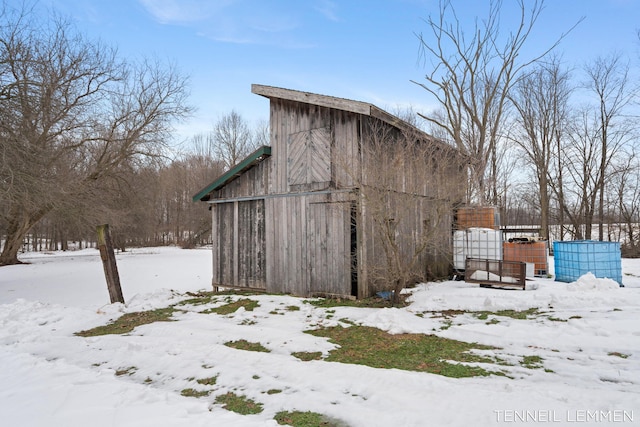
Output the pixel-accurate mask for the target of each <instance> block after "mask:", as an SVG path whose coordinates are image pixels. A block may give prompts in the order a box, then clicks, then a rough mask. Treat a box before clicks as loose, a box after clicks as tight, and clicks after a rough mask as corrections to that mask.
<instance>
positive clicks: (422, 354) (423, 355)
mask: <svg viewBox="0 0 640 427" xmlns="http://www.w3.org/2000/svg"><path fill="white" fill-rule="evenodd" d="M307 332H308V333H309V334H311V335H314V336H319V337H327V338H329V339H330V340H331V341H332V342H334V343H336V344H338V345H339V347H338V348H337V349H334V350H332V351H331V352H330V353H329V356H328V357H326V358H325V360H326V361H329V362H341V363H353V364H358V365H366V366H371V367H373V368H396V369H404V370H407V371H419V372H430V373H433V374H439V375H444V376H447V377H453V378H461V377H474V376H487V375H491V374H493V375H502V374H501V373H497V372H490V371H487V370H485V369H483V368H480V367H477V366H469V365H467V364H465V363H494V362H495V360H493V359H490V358H487V357H482V356H478V355H474V354H472V353H470V350H472V349H484V350H492V349H495V347H489V346H484V345H480V344H475V343H474V344H470V343H466V342H462V341H456V340H451V339H447V338H441V337H438V336H435V335H423V334H398V335H391V334H389V333H387V332H384V331H381V330H380V329H376V328H371V327H368V326H351V327H348V328H342V327H340V326H336V327H331V328H325V329H317V330H312V331H307ZM448 360H452V361H457V362H463V363H458V364H454V363H449V362H447V361H448Z"/></svg>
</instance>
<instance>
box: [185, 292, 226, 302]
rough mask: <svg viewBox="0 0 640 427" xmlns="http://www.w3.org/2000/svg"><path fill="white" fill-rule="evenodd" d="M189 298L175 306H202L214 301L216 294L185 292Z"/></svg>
mask: <svg viewBox="0 0 640 427" xmlns="http://www.w3.org/2000/svg"><path fill="white" fill-rule="evenodd" d="M187 295H188V296H190V297H191V298H189V299H186V300H182V301H180V302H179V303H177V304H176V305H204V304H210V303H212V302H215V301H216V296H217V294H216V293H215V292H187Z"/></svg>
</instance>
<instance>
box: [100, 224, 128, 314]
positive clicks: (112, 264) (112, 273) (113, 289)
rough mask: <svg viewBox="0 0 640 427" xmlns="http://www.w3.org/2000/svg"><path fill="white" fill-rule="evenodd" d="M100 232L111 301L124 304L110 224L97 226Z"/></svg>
mask: <svg viewBox="0 0 640 427" xmlns="http://www.w3.org/2000/svg"><path fill="white" fill-rule="evenodd" d="M97 232H98V249H99V250H100V258H102V266H103V267H104V276H105V277H106V279H107V289H109V297H110V298H111V303H112V304H113V303H114V302H121V303H123V304H124V297H123V296H122V288H121V287H120V276H119V275H118V266H117V265H116V255H115V253H114V252H113V242H112V240H111V232H110V231H109V224H102V225H99V226H98V227H97Z"/></svg>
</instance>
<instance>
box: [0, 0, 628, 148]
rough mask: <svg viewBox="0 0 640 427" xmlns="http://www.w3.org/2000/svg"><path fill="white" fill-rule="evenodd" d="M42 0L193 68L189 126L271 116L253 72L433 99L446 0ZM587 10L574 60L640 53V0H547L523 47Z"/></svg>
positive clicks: (365, 95)
mask: <svg viewBox="0 0 640 427" xmlns="http://www.w3.org/2000/svg"><path fill="white" fill-rule="evenodd" d="M21 1H22V0H9V3H19V2H21ZM526 2H527V3H528V4H530V0H526ZM453 4H454V7H455V8H456V10H457V11H458V12H459V14H460V18H461V19H462V20H463V21H468V20H472V19H474V18H475V17H479V18H482V17H484V16H486V12H487V9H488V4H489V0H453ZM504 5H505V7H504V8H503V15H502V17H501V25H502V27H503V28H504V29H505V30H507V29H509V28H512V27H513V26H514V25H516V24H517V20H518V16H517V12H519V9H518V8H517V7H515V5H516V2H515V0H504ZM39 6H41V7H42V9H44V8H54V9H56V10H57V11H58V12H59V13H61V14H63V15H66V16H69V17H71V18H72V19H73V21H74V22H75V23H76V24H77V26H78V27H79V29H80V30H81V31H82V32H84V33H85V34H86V35H88V36H89V37H92V38H100V39H101V40H103V41H104V42H106V43H108V44H112V45H115V46H117V47H118V49H119V51H120V53H121V54H122V55H123V56H125V57H132V58H133V57H140V56H143V55H147V56H157V57H159V58H162V59H166V60H168V61H172V62H174V63H176V64H177V65H178V67H179V68H180V69H181V70H182V72H183V73H185V74H187V75H189V76H190V77H191V103H192V104H193V105H194V106H195V107H196V108H197V111H196V113H195V114H194V116H193V117H192V118H191V119H190V120H189V121H188V122H187V123H185V124H183V125H181V126H180V127H179V128H178V131H179V132H178V135H179V137H181V138H186V137H188V136H189V135H192V134H196V133H200V132H206V131H208V130H210V129H211V128H212V126H213V124H214V123H215V121H217V119H218V118H220V117H221V116H222V115H224V114H227V113H229V112H230V111H231V110H236V111H237V112H238V113H240V114H241V115H242V116H243V117H244V118H245V119H246V120H247V121H248V122H249V123H250V124H253V123H255V122H257V121H258V120H266V119H268V116H269V107H268V101H267V100H266V99H265V98H262V97H260V96H258V95H254V94H252V93H251V84H252V83H258V84H265V85H271V86H279V87H285V88H290V89H296V90H303V91H308V92H315V93H321V94H325V95H332V96H337V97H342V98H348V99H354V100H358V101H365V102H370V103H373V104H375V105H377V106H378V107H381V108H384V109H387V110H392V111H393V110H394V109H396V108H406V107H409V106H411V107H412V108H413V109H414V110H415V111H420V112H428V111H429V110H430V109H431V108H432V107H433V100H432V99H431V98H430V97H429V96H428V94H427V93H426V92H425V91H424V90H423V89H421V88H420V87H418V86H417V85H415V84H413V83H411V82H410V80H418V81H420V80H421V79H422V78H423V76H424V75H425V73H426V70H425V64H424V63H423V62H422V61H420V59H419V43H418V39H417V37H416V33H425V34H426V33H427V31H428V28H427V25H426V23H425V21H424V20H425V19H426V18H427V17H428V16H429V15H430V14H435V13H437V10H438V0H341V1H338V0H333V1H331V0H107V1H105V0H40V3H39ZM582 16H584V17H585V20H584V21H583V22H582V23H581V24H580V25H578V27H577V28H576V29H574V30H573V31H572V32H571V33H570V34H569V35H568V36H567V38H566V39H565V40H564V41H563V42H562V44H561V45H560V46H559V49H558V51H559V52H560V53H562V54H563V58H564V60H565V62H566V63H567V65H569V66H575V67H579V66H580V65H581V64H583V63H584V62H586V61H588V60H590V59H593V58H595V57H596V56H598V55H606V54H609V53H610V52H612V51H620V52H622V53H623V54H625V55H628V56H629V58H630V59H631V60H632V61H633V62H634V64H635V65H638V62H640V61H639V59H640V55H639V54H638V51H639V50H640V44H639V42H638V37H637V35H636V31H637V30H638V29H640V1H639V0H547V1H546V5H545V10H544V11H543V12H542V15H541V17H540V19H539V21H538V23H537V26H536V29H535V30H534V33H533V34H532V37H531V39H530V43H529V44H528V45H527V48H526V50H525V51H524V52H523V54H524V56H525V57H530V56H532V55H535V54H537V53H540V52H541V51H543V50H545V49H546V48H547V47H548V46H549V45H550V44H551V43H553V41H554V40H555V39H556V38H557V37H559V36H560V34H562V33H563V32H565V31H567V30H568V29H569V28H571V27H572V26H573V25H574V24H575V23H576V22H577V21H578V20H579V19H580V18H581V17H582ZM469 22H470V21H469Z"/></svg>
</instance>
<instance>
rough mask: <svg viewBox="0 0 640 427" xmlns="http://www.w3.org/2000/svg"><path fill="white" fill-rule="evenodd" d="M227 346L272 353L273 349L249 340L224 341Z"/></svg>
mask: <svg viewBox="0 0 640 427" xmlns="http://www.w3.org/2000/svg"><path fill="white" fill-rule="evenodd" d="M224 345H226V346H227V347H231V348H235V349H238V350H247V351H258V352H262V353H271V350H269V349H268V348H266V347H264V346H263V345H262V344H260V343H259V342H249V341H247V340H237V341H228V342H226V343H224Z"/></svg>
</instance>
